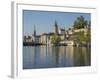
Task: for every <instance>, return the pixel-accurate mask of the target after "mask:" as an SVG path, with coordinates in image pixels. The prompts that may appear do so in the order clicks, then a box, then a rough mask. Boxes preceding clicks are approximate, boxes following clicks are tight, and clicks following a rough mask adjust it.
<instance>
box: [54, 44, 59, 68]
mask: <svg viewBox="0 0 100 80" xmlns="http://www.w3.org/2000/svg"><path fill="white" fill-rule="evenodd" d="M53 51H54V54H55V66H56V67H58V65H59V46H53Z"/></svg>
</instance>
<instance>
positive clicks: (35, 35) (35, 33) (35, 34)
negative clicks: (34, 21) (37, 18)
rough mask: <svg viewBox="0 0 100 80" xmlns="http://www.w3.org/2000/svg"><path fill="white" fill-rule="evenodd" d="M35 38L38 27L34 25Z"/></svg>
mask: <svg viewBox="0 0 100 80" xmlns="http://www.w3.org/2000/svg"><path fill="white" fill-rule="evenodd" d="M34 36H36V27H35V25H34Z"/></svg>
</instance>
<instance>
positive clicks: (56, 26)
mask: <svg viewBox="0 0 100 80" xmlns="http://www.w3.org/2000/svg"><path fill="white" fill-rule="evenodd" d="M55 34H57V35H58V34H59V33H58V24H57V21H56V20H55Z"/></svg>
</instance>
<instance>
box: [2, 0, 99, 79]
mask: <svg viewBox="0 0 100 80" xmlns="http://www.w3.org/2000/svg"><path fill="white" fill-rule="evenodd" d="M20 1H21V0H20ZM28 1H30V0H28ZM33 1H34V2H36V3H41V4H56V5H62V4H63V5H70V4H68V3H66V1H69V2H71V1H72V0H33ZM63 1H65V2H63ZM73 1H74V3H72V4H73V5H76V4H78V5H79V6H81V5H82V6H88V7H92V6H97V8H98V10H97V20H98V26H96V27H97V28H96V29H97V35H96V36H98V39H96V42H97V43H98V44H97V52H96V53H98V55H97V56H98V61H97V63H98V72H97V73H89V74H76V75H75V74H74V75H66V74H65V75H62V76H55V77H54V76H53V77H49V78H48V77H45V78H44V77H43V78H35V79H34V80H100V77H99V76H100V69H99V67H100V62H99V61H100V51H99V50H100V49H99V48H100V45H99V44H100V36H99V34H100V22H99V21H100V5H99V3H100V2H99V0H73ZM78 1H79V2H80V3H78ZM89 1H90V2H89ZM75 3H76V4H75ZM76 6H77V5H76ZM10 60H11V0H0V80H11V78H10V77H9V76H10V70H11V69H10V67H11V66H10V65H11V61H10ZM22 80H23V79H22ZM25 80H33V79H25Z"/></svg>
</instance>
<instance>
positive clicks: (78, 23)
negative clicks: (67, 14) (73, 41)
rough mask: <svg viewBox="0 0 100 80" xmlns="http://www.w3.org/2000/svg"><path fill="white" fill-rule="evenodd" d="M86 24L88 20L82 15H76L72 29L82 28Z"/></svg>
mask: <svg viewBox="0 0 100 80" xmlns="http://www.w3.org/2000/svg"><path fill="white" fill-rule="evenodd" d="M87 25H88V21H86V20H85V19H84V17H83V16H80V17H77V19H76V20H75V21H74V25H73V27H74V29H80V28H84V27H85V26H87Z"/></svg>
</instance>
